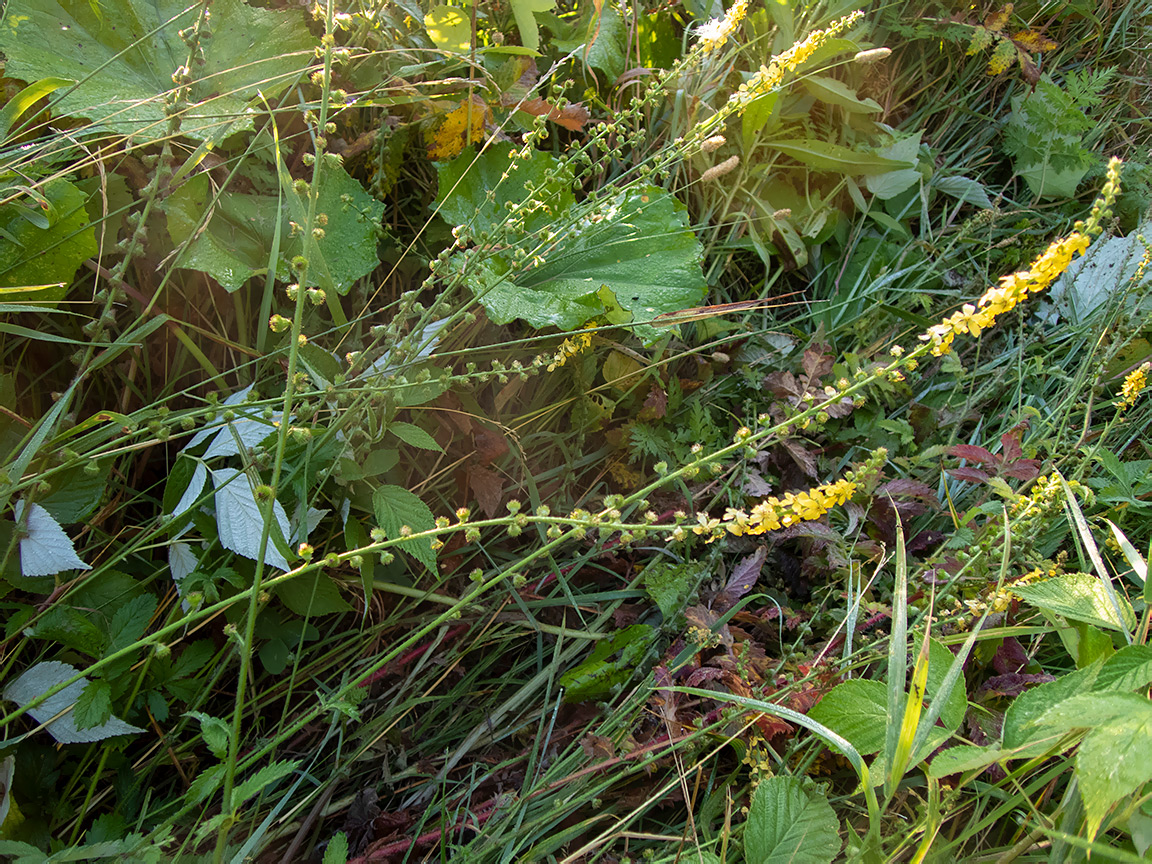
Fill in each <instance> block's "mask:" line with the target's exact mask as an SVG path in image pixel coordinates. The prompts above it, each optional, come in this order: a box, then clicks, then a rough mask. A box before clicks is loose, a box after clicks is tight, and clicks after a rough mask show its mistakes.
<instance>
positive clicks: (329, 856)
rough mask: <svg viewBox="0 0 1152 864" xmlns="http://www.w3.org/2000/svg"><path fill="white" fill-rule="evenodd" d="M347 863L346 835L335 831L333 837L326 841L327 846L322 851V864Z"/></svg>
mask: <svg viewBox="0 0 1152 864" xmlns="http://www.w3.org/2000/svg"><path fill="white" fill-rule="evenodd" d="M347 862H348V835H347V834H345V833H344V832H343V831H337V832H336V834H335V836H334V837H332V839H331V840H329V841H328V846H327V847H326V848H325V849H324V860H323V862H322V864H347Z"/></svg>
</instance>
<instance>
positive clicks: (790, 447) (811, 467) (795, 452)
mask: <svg viewBox="0 0 1152 864" xmlns="http://www.w3.org/2000/svg"><path fill="white" fill-rule="evenodd" d="M780 443H781V444H782V445H784V449H785V450H786V451H787V452H788V455H789V456H791V457H792V461H793V462H795V463H796V465H797V467H798V468H799V469H800V470H801V471H803V472H804V473H805V474H807V475H808V476H809V477H815V476H816V457H815V456H813V455H812V454H811V453H809V452H808V450H807V449H805V447H804V445H803V444H801V443H800V442H799V441H797V440H795V439H794V438H785V439H784V440H783V441H781V442H780Z"/></svg>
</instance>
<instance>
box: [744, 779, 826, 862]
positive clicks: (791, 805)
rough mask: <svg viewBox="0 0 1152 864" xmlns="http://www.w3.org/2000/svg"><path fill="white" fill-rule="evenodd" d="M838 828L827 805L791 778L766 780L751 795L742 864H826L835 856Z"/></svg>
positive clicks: (822, 799) (799, 781)
mask: <svg viewBox="0 0 1152 864" xmlns="http://www.w3.org/2000/svg"><path fill="white" fill-rule="evenodd" d="M839 828H840V822H839V820H838V819H837V818H836V813H835V811H834V810H833V809H832V805H831V804H829V803H828V799H827V798H825V797H824V796H823V795H819V794H809V793H808V792H806V791H805V790H804V785H803V782H802V781H801V780H799V779H798V778H796V777H784V776H778V777H769V778H768V779H766V780H763V781H761V782H760V784H759V785H758V786H757V787H756V791H755V792H754V793H753V794H752V805H751V807H750V808H749V810H748V821H747V823H746V825H745V828H744V860H745V861H747V862H748V864H829V862H831V861H832V859H834V858H835V857H836V854H837V853H838V852H839V851H840V834H839Z"/></svg>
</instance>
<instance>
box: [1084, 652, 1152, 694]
mask: <svg viewBox="0 0 1152 864" xmlns="http://www.w3.org/2000/svg"><path fill="white" fill-rule="evenodd" d="M1149 683H1152V646H1150V645H1125V646H1124V647H1123V648H1121V649H1120V650H1119V651H1117V652H1116V653H1115V654H1113V655H1112V656H1111V657H1109V658H1108V659H1107V660H1106V661H1105V662H1104V666H1103V668H1102V669H1101V670H1100V675H1099V677H1097V679H1096V684H1095V689H1097V690H1123V691H1130V690H1135V689H1136V688H1137V687H1146V686H1148V684H1149Z"/></svg>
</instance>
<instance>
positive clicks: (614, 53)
mask: <svg viewBox="0 0 1152 864" xmlns="http://www.w3.org/2000/svg"><path fill="white" fill-rule="evenodd" d="M532 2H536V0H532ZM538 11H545V10H538ZM517 23H519V19H517ZM627 34H628V31H627V28H626V27H625V25H624V18H623V16H621V14H620V10H619V9H617V8H616V6H615V5H613V4H612V2H611V0H608V2H600V3H596V2H589V0H582V2H581V3H580V20H579V21H578V22H577V23H576V26H575V28H574V34H573V36H572V38H564V37H563V36H559V35H558V36H555V37H554V38H553V39H552V47H553V48H555V49H556V50H557V51H562V52H564V53H565V54H568V53H572V54H574V55H575V56H576V57H577V58H578V59H580V60H582V61H584V63H585V65H587V66H591V67H593V68H594V69H599V70H600V71H601V72H603V73H604V74H605V75H607V76H608V80H609V81H615V80H616V79H617V78H619V77H620V76H621V75H622V74H623V73H624V65H625V57H624V52H625V47H626V46H625V42H626V40H627ZM524 44H525V45H527V44H528V43H527V42H525V43H524Z"/></svg>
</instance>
